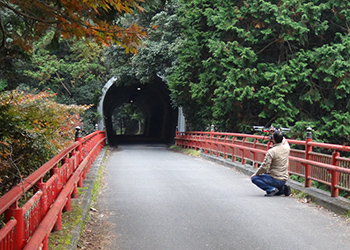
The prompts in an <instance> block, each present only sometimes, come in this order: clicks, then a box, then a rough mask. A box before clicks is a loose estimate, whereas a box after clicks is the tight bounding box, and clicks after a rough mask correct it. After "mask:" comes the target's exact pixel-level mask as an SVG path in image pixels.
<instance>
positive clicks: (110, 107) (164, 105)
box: [103, 79, 178, 145]
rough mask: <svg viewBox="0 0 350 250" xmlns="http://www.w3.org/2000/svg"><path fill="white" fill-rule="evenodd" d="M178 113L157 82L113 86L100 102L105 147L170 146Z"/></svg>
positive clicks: (160, 84)
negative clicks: (132, 144) (133, 144)
mask: <svg viewBox="0 0 350 250" xmlns="http://www.w3.org/2000/svg"><path fill="white" fill-rule="evenodd" d="M177 113H178V112H177V109H175V108H173V107H172V105H171V101H170V95H169V90H168V87H167V85H166V84H165V83H164V82H163V81H161V80H160V79H159V80H158V81H157V82H153V83H148V84H141V83H139V82H137V83H134V84H129V85H127V86H118V85H117V84H115V83H114V84H112V85H111V86H110V88H109V89H108V91H107V92H106V95H105V97H104V101H103V114H104V123H105V129H106V132H107V140H108V143H109V144H110V145H118V144H125V143H162V144H169V143H172V142H173V141H174V137H175V131H176V126H177Z"/></svg>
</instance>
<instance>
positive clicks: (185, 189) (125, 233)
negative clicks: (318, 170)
mask: <svg viewBox="0 0 350 250" xmlns="http://www.w3.org/2000/svg"><path fill="white" fill-rule="evenodd" d="M98 209H99V212H100V213H101V214H103V215H104V223H105V225H106V227H107V225H108V227H109V229H108V231H109V233H108V236H107V237H109V243H106V244H108V246H107V245H104V246H101V247H103V249H117V250H202V249H210V250H214V249H222V250H232V249H244V250H248V249H260V250H275V249H283V250H286V249H287V250H288V249H293V250H296V249H303V250H304V249H308V250H311V249H315V250H316V249H317V250H322V249H350V226H349V224H348V223H347V222H346V220H345V219H343V218H341V217H339V216H336V215H334V214H333V213H332V212H328V211H326V210H323V209H320V208H318V207H316V206H314V205H311V204H304V203H301V202H300V201H298V199H296V198H293V197H284V196H283V197H264V193H263V192H262V191H261V190H259V189H258V188H257V187H255V186H254V185H253V184H252V183H251V182H250V178H249V176H246V175H244V174H242V173H239V172H237V171H235V170H232V169H229V168H226V167H223V166H221V165H217V164H215V163H212V162H209V161H205V160H203V159H201V158H195V157H191V156H187V155H184V154H180V153H175V152H172V151H169V150H167V149H166V148H165V147H162V146H157V145H149V146H143V145H134V146H131V145H128V146H119V148H118V149H114V150H113V152H112V153H111V154H110V156H109V158H108V160H107V167H106V183H105V187H104V189H103V190H102V193H101V194H100V196H99V198H98Z"/></svg>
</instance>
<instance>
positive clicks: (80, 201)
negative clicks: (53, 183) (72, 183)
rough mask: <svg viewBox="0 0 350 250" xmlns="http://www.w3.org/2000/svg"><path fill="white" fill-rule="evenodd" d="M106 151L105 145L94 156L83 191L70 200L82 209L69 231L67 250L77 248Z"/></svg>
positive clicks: (84, 181)
mask: <svg viewBox="0 0 350 250" xmlns="http://www.w3.org/2000/svg"><path fill="white" fill-rule="evenodd" d="M106 152H107V149H106V147H104V148H103V149H102V150H101V152H100V153H99V155H98V156H97V157H96V159H95V161H94V163H93V164H92V165H91V168H90V171H89V173H88V174H87V176H86V179H85V180H83V190H82V192H83V193H82V194H80V195H79V196H78V198H77V199H74V200H73V199H72V202H74V204H77V205H78V206H79V207H81V208H82V210H83V211H82V213H81V217H80V220H79V223H78V224H77V225H76V226H75V227H74V229H73V230H72V233H71V234H72V238H71V242H70V245H68V246H67V250H76V249H77V245H78V241H79V238H80V234H81V233H82V231H83V229H84V224H85V220H86V218H87V215H88V212H89V208H90V204H91V199H92V190H93V189H94V183H95V181H96V177H97V175H98V171H99V169H100V167H101V165H102V163H103V161H104V160H105V158H106V157H107V154H106Z"/></svg>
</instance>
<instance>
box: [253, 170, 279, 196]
mask: <svg viewBox="0 0 350 250" xmlns="http://www.w3.org/2000/svg"><path fill="white" fill-rule="evenodd" d="M252 182H253V183H254V184H255V185H257V186H258V187H259V188H261V189H262V190H264V191H266V192H268V193H270V192H272V191H273V190H274V189H275V188H278V190H279V191H280V192H283V187H284V185H285V184H286V182H285V181H280V180H276V179H275V178H273V177H271V176H270V175H268V174H262V175H256V176H254V177H253V178H252Z"/></svg>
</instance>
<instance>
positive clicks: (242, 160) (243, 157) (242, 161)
mask: <svg viewBox="0 0 350 250" xmlns="http://www.w3.org/2000/svg"><path fill="white" fill-rule="evenodd" d="M246 139H247V138H246V137H244V138H243V139H242V146H244V143H245V141H246ZM241 163H242V164H243V165H244V164H246V159H245V149H242V158H241Z"/></svg>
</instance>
